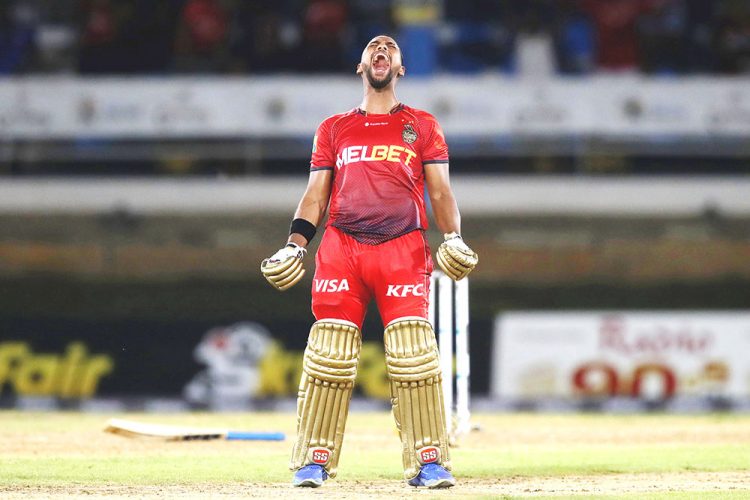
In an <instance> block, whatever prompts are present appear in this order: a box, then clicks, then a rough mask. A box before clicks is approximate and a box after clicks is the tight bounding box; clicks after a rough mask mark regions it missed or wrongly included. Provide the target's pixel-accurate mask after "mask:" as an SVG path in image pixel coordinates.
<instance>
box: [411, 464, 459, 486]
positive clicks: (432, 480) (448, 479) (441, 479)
mask: <svg viewBox="0 0 750 500" xmlns="http://www.w3.org/2000/svg"><path fill="white" fill-rule="evenodd" d="M409 485H410V486H427V487H428V488H431V489H435V488H450V487H451V486H455V485H456V478H455V477H453V475H452V474H451V473H450V472H448V471H447V470H446V469H445V467H443V466H442V465H438V464H425V465H424V466H422V468H421V469H420V471H419V474H417V476H416V477H414V478H412V479H409Z"/></svg>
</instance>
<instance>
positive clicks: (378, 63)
mask: <svg viewBox="0 0 750 500" xmlns="http://www.w3.org/2000/svg"><path fill="white" fill-rule="evenodd" d="M371 66H372V71H373V73H374V74H375V76H379V77H383V76H385V75H386V74H388V71H389V70H390V69H391V60H390V58H389V57H388V56H387V55H386V54H385V53H383V52H379V53H377V54H375V55H374V56H373V57H372V64H371Z"/></svg>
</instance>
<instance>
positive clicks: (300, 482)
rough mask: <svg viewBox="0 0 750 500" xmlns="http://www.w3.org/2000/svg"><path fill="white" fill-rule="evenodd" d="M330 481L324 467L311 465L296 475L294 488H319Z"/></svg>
mask: <svg viewBox="0 0 750 500" xmlns="http://www.w3.org/2000/svg"><path fill="white" fill-rule="evenodd" d="M326 479H328V473H327V472H326V471H325V469H324V468H323V466H322V465H317V464H310V465H305V466H304V467H302V468H301V469H298V470H297V471H296V472H295V473H294V478H292V485H293V486H300V487H307V488H317V487H318V486H322V485H323V481H325V480H326Z"/></svg>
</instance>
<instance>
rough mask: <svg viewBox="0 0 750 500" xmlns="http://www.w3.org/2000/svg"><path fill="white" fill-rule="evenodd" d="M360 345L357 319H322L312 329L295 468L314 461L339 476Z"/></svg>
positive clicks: (299, 401) (299, 407)
mask: <svg viewBox="0 0 750 500" xmlns="http://www.w3.org/2000/svg"><path fill="white" fill-rule="evenodd" d="M361 347H362V337H361V335H360V332H359V328H357V327H356V325H354V324H353V323H349V322H346V321H337V320H321V321H318V322H316V323H315V324H313V326H312V328H311V329H310V336H309V338H308V340H307V348H306V349H305V354H304V361H303V365H302V378H301V380H300V384H299V393H298V394H297V440H296V442H295V444H294V450H293V451H292V459H291V463H290V465H289V466H290V468H291V469H292V470H296V469H299V468H300V467H303V466H305V465H308V464H312V463H316V464H320V465H322V466H323V467H324V468H325V469H326V472H328V475H329V476H331V477H334V476H335V475H336V467H337V466H338V461H339V455H340V453H341V443H342V441H343V439H344V427H345V425H346V417H347V414H348V413H349V400H350V399H351V395H352V389H353V388H354V379H355V378H356V376H357V362H358V361H359V353H360V349H361Z"/></svg>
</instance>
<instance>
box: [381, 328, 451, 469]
mask: <svg viewBox="0 0 750 500" xmlns="http://www.w3.org/2000/svg"><path fill="white" fill-rule="evenodd" d="M385 363H386V368H387V370H388V377H389V378H390V380H391V404H392V405H393V416H394V417H395V419H396V426H397V427H398V431H399V435H400V436H401V451H402V454H403V459H404V477H405V478H406V479H411V478H413V477H415V476H416V475H417V474H418V473H419V470H420V468H421V466H422V465H424V464H426V463H437V464H440V465H442V466H443V467H445V468H446V469H449V470H450V460H449V456H448V438H447V432H446V424H445V414H444V413H445V410H444V407H443V391H442V384H441V382H442V376H441V372H440V358H439V356H438V347H437V341H436V340H435V333H434V332H433V331H432V326H431V325H430V323H429V322H428V321H427V320H426V319H424V318H416V317H415V318H399V319H396V320H394V321H392V322H391V323H390V324H389V325H388V326H387V327H386V329H385Z"/></svg>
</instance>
